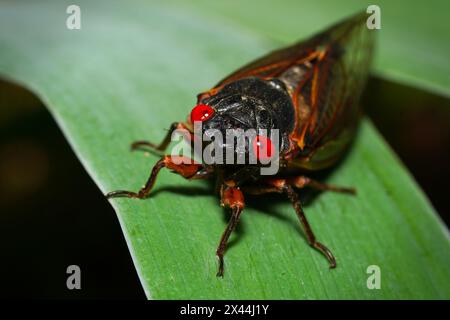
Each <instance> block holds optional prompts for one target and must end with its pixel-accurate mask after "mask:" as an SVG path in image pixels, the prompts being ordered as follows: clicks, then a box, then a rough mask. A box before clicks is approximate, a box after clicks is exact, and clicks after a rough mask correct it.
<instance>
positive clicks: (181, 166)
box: [106, 156, 211, 199]
mask: <svg viewBox="0 0 450 320" xmlns="http://www.w3.org/2000/svg"><path fill="white" fill-rule="evenodd" d="M162 168H168V169H170V170H172V171H174V172H175V173H177V174H179V175H181V176H182V177H184V178H186V179H207V178H209V177H210V176H211V172H210V171H209V170H208V168H205V167H204V166H203V165H201V164H199V163H195V162H194V160H192V159H190V158H187V157H183V156H164V157H162V158H161V159H160V160H159V161H158V162H157V163H156V164H155V166H154V167H153V169H152V171H151V173H150V177H149V178H148V180H147V182H146V183H145V185H144V186H143V187H142V188H141V189H140V190H139V191H138V192H133V191H126V190H117V191H112V192H109V193H107V194H106V197H107V198H117V197H127V198H138V199H144V198H146V197H147V196H148V195H149V193H150V191H151V190H152V188H153V186H154V184H155V181H156V178H157V176H158V173H159V171H160V170H161V169H162Z"/></svg>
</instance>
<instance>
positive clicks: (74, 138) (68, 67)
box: [0, 1, 450, 299]
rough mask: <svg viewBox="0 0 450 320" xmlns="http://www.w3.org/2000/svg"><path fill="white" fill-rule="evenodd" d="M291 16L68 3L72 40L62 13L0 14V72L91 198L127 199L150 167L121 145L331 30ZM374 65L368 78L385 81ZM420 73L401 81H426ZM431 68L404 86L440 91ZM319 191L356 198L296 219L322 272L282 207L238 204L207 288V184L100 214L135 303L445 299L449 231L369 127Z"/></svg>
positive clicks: (211, 261)
mask: <svg viewBox="0 0 450 320" xmlns="http://www.w3.org/2000/svg"><path fill="white" fill-rule="evenodd" d="M236 3H237V2H234V5H236ZM241 3H242V2H239V6H241ZM273 3H274V5H275V2H273ZM304 3H305V7H304V8H303V7H302V6H301V5H298V10H294V9H292V6H294V4H286V5H279V4H276V7H274V8H273V10H271V9H270V8H271V7H269V5H268V4H266V3H264V4H261V6H258V9H255V8H254V7H252V6H251V5H248V4H245V5H244V4H242V7H233V3H228V2H227V4H220V11H219V10H216V9H210V7H209V6H206V4H205V3H200V2H195V3H193V4H189V5H188V4H184V2H183V4H182V3H178V4H176V3H171V4H165V5H163V4H149V3H148V2H145V1H142V2H138V1H135V2H131V1H127V2H120V3H119V2H111V1H107V2H106V1H105V2H101V1H95V3H94V2H93V1H77V4H78V5H80V7H81V12H82V15H81V16H82V29H81V30H68V29H66V27H65V20H66V18H67V14H66V8H67V6H68V5H69V4H71V2H65V1H58V2H56V1H54V2H50V1H40V2H39V3H36V2H28V3H24V2H14V3H13V2H3V3H2V4H1V10H0V30H1V31H0V47H1V48H2V50H1V51H0V73H1V74H2V75H3V77H6V78H8V79H10V80H11V81H14V82H18V83H21V84H22V85H24V86H26V87H28V88H29V89H30V90H32V91H33V92H35V93H36V94H37V95H38V96H39V97H40V98H41V99H42V101H43V102H44V103H45V104H46V105H47V106H48V108H49V110H50V111H51V112H52V114H53V115H54V117H55V118H56V120H57V122H58V124H59V125H60V127H61V128H62V130H63V132H64V134H65V135H66V137H67V139H68V140H69V142H70V144H71V145H72V147H73V148H74V150H75V152H76V154H77V155H78V157H79V158H80V160H81V161H82V163H83V165H84V166H85V168H86V170H87V171H88V172H89V174H90V175H91V176H92V178H93V179H94V181H95V182H96V183H97V184H98V186H99V188H100V189H101V191H102V192H104V193H105V192H107V191H111V190H115V189H118V188H120V189H131V190H137V189H138V188H139V187H140V186H141V185H142V184H143V183H144V182H145V180H146V178H147V176H148V174H149V170H150V168H151V167H152V165H153V164H154V163H155V162H156V160H157V157H155V156H152V155H150V156H145V155H144V154H142V153H131V152H129V145H130V143H131V142H132V141H134V140H137V139H147V138H148V139H151V140H153V141H158V140H159V139H161V138H162V137H163V135H164V134H165V130H164V129H166V128H167V127H168V124H169V123H171V122H172V121H176V120H182V119H185V117H186V115H187V114H188V112H189V111H190V109H191V107H192V106H193V105H194V103H195V95H196V93H198V92H201V91H202V90H205V89H208V88H209V87H210V86H211V85H213V84H214V83H215V82H216V81H217V80H218V79H220V78H221V77H223V76H224V75H226V74H227V73H229V72H230V71H232V70H233V69H234V68H236V67H238V66H239V65H240V64H242V63H245V62H247V61H250V60H252V59H253V58H255V57H257V56H259V55H261V54H263V53H265V52H266V51H267V50H268V49H271V48H273V47H275V46H276V45H277V44H276V43H275V42H270V38H273V39H281V40H282V41H283V42H284V41H285V40H286V42H287V41H290V40H294V36H295V35H296V34H298V35H299V37H301V36H303V35H307V34H309V31H310V30H313V29H314V30H316V29H317V30H319V29H320V28H323V27H325V26H326V25H328V24H329V23H332V22H334V21H335V20H336V19H337V18H339V15H340V14H336V17H335V16H334V14H333V10H330V13H328V14H327V16H326V18H320V17H325V13H323V12H320V13H319V11H315V10H317V7H314V5H313V4H311V3H313V2H311V3H310V2H304ZM306 4H309V5H308V6H306ZM290 6H291V7H290ZM213 7H214V6H213V5H211V8H213ZM356 7H357V6H356V5H351V4H348V8H351V9H352V11H353V9H354V11H356V10H357V9H359V6H358V8H356ZM216 8H219V5H218V4H217V7H216ZM233 8H235V9H233ZM243 8H247V9H248V10H250V9H252V11H243V10H244V9H243ZM333 8H336V6H334V7H333ZM209 10H213V11H214V12H213V13H211V14H210V12H212V11H209ZM278 10H279V11H278ZM344 11H345V10H342V11H339V12H344ZM349 11H350V9H349ZM436 11H438V10H436ZM250 12H251V13H252V15H250V14H249V13H250ZM322 13H323V15H322ZM250 16H251V17H252V19H250V21H249V22H248V24H247V21H246V25H245V26H249V27H248V28H246V27H243V26H244V25H243V24H241V23H240V22H241V21H244V20H245V19H244V18H245V17H250ZM316 18H317V20H316ZM319 18H320V19H319ZM302 19H306V20H302ZM386 20H388V19H386ZM302 21H303V22H304V24H303V22H302ZM388 21H389V20H388ZM394 22H395V21H392V23H393V24H394ZM386 24H388V23H387V22H386ZM386 28H387V27H386ZM297 30H299V32H298V33H297ZM283 32H284V33H283ZM439 36H440V37H441V38H440V39H441V40H442V39H444V38H443V36H444V35H443V34H440V35H436V38H435V39H438V37H439ZM416 44H417V43H416ZM436 44H438V45H439V46H438V45H437V46H435V47H433V50H431V51H433V52H434V54H436V55H437V56H438V55H441V54H442V52H441V51H440V50H441V49H442V47H440V45H442V44H441V43H439V41H436ZM381 46H383V43H382V44H381ZM398 46H399V47H401V45H400V44H399V45H398ZM408 48H409V49H411V54H412V55H414V54H413V53H416V52H418V51H416V50H415V48H416V47H415V44H414V43H409V44H405V47H403V46H402V47H401V49H402V50H407V49H408ZM385 50H387V49H385ZM418 54H419V56H420V52H418ZM382 57H385V58H381V60H379V61H381V62H379V63H378V65H377V70H378V71H380V72H381V73H382V74H383V73H384V74H389V72H394V71H389V70H391V69H390V68H386V65H387V64H385V63H383V59H386V61H387V60H388V58H386V57H387V56H386V55H384V56H382ZM401 59H403V57H401ZM401 59H400V57H397V58H396V59H395V60H393V61H391V63H392V66H393V67H392V70H394V69H395V68H394V64H393V62H396V63H398V66H399V67H400V66H403V67H405V68H406V67H407V65H408V63H407V62H405V61H400V60H401ZM414 59H417V56H416V57H415V58H414ZM421 63H422V64H420V66H416V69H414V70H413V69H411V74H413V73H412V72H413V71H414V72H415V71H417V70H422V71H423V70H425V69H427V68H426V66H427V63H429V62H427V61H421ZM442 69H443V70H438V71H439V72H437V71H436V70H432V71H430V72H428V71H427V73H424V74H420V72H418V73H414V75H415V76H417V77H422V76H426V77H425V78H426V79H427V81H428V82H427V83H432V85H430V87H433V88H436V89H437V90H439V89H438V88H441V89H442V88H448V82H447V83H446V82H445V81H448V78H446V77H445V76H444V77H443V79H440V80H443V81H440V80H439V78H440V77H441V76H439V74H441V75H442V73H441V72H444V73H445V72H446V71H445V70H444V69H445V68H444V66H443V67H442ZM398 70H400V71H399V72H403V71H404V70H401V69H398ZM435 71H436V72H435ZM447 71H448V69H447ZM447 73H448V72H447ZM409 78H413V77H405V79H409ZM441 78H442V77H441ZM421 83H422V82H420V81H418V82H417V84H419V85H420V84H421ZM442 91H444V90H442ZM5 107H7V106H5ZM327 181H329V182H332V183H336V184H340V185H349V186H355V187H357V189H358V195H357V196H355V197H352V196H348V195H342V194H333V193H324V194H321V195H320V196H318V197H317V198H315V199H314V200H313V201H312V202H311V203H310V204H309V205H307V206H306V208H305V210H306V212H307V215H308V217H309V220H310V223H311V225H312V226H313V228H314V230H315V232H316V235H317V237H318V238H319V239H320V240H321V241H322V242H323V243H325V244H327V245H328V246H329V247H330V248H331V249H332V251H333V253H334V254H335V256H336V257H337V259H338V267H337V269H334V270H329V269H328V265H327V262H326V260H325V259H324V258H323V257H322V256H321V255H320V254H319V253H318V252H316V251H314V250H313V249H311V248H310V247H309V246H308V245H307V243H306V241H305V239H304V237H303V236H302V234H301V232H300V227H299V225H298V221H297V220H296V216H295V214H294V211H293V209H292V208H291V206H290V204H289V203H288V202H287V201H286V200H285V199H284V198H283V197H273V198H272V197H267V198H263V199H261V198H252V199H249V204H248V207H247V208H246V210H245V212H244V214H243V216H242V219H241V221H240V225H239V228H238V230H237V232H236V233H235V234H234V235H233V238H232V240H231V245H230V247H229V250H228V251H227V254H226V257H225V259H226V261H225V263H226V273H225V277H224V278H223V279H217V278H216V277H215V273H216V270H217V261H216V257H215V249H216V246H217V244H218V241H219V237H220V235H221V233H222V231H223V229H224V228H225V225H226V218H227V214H226V212H225V211H224V210H222V209H221V208H220V207H219V206H218V199H217V197H216V196H214V195H213V192H212V186H211V185H210V184H208V183H205V182H199V181H196V182H187V181H185V180H183V179H182V178H180V177H179V176H176V175H174V174H171V173H169V172H166V171H164V172H162V173H161V176H160V177H159V179H158V182H157V185H156V188H155V192H154V193H153V196H152V197H150V198H149V199H147V200H145V201H138V200H130V199H117V200H113V201H112V202H111V203H112V204H113V206H114V208H115V210H116V212H117V216H118V218H119V220H120V223H121V226H122V228H123V231H124V235H125V238H126V240H127V242H128V246H129V248H130V251H131V253H132V257H133V259H134V263H135V265H136V268H137V270H138V274H139V277H140V279H141V281H142V285H143V287H144V289H145V292H146V294H147V296H148V297H149V298H156V299H162V298H204V299H206V298H223V299H235V298H272V299H288V298H290V299H315V298H320V299H326V298H335V299H336V298H340V299H343V298H356V299H365V298H377V299H395V298H402V299H404V298H450V286H449V283H450V281H449V280H450V269H449V267H448V266H449V265H450V250H449V236H448V233H447V230H446V228H445V226H443V224H442V223H441V222H440V220H439V218H438V217H437V215H436V213H435V212H434V210H433V208H432V207H431V205H430V204H429V202H428V200H427V199H426V198H425V196H424V195H423V193H422V192H421V191H420V189H419V188H418V187H417V185H416V184H415V182H414V181H413V179H412V178H411V176H410V175H409V174H408V172H407V171H406V170H405V168H404V167H403V166H402V165H401V164H400V162H399V161H398V159H397V158H396V157H395V156H394V155H393V153H392V151H391V150H389V148H388V147H387V146H386V144H385V143H384V141H383V140H382V138H381V137H380V136H379V135H378V134H377V132H376V130H375V129H374V128H373V126H372V125H371V123H370V122H369V121H368V120H365V121H364V122H363V124H362V126H361V129H360V132H359V134H358V137H357V141H356V143H355V145H354V147H353V148H352V150H351V152H350V154H349V156H348V157H347V158H346V159H345V161H344V162H343V164H342V165H341V166H339V167H338V168H336V170H334V171H333V172H332V174H331V175H330V176H329V177H328V179H327ZM75 187H76V186H74V188H75ZM68 192H70V190H68ZM73 201H83V199H73ZM86 210H89V203H86ZM95 218H96V216H95V212H92V219H95ZM82 236H83V235H82V234H80V237H82ZM99 254H101V253H99ZM111 263H114V261H111ZM370 265H377V266H379V267H380V269H381V279H382V282H381V289H380V290H369V289H368V288H367V279H368V277H369V274H367V272H366V270H367V268H368V266H370Z"/></svg>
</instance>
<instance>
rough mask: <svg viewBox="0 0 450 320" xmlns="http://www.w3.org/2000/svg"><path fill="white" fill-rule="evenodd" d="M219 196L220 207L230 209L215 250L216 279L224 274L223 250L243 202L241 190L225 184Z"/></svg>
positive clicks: (234, 226)
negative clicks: (217, 260)
mask: <svg viewBox="0 0 450 320" xmlns="http://www.w3.org/2000/svg"><path fill="white" fill-rule="evenodd" d="M220 196H221V200H220V202H221V205H222V206H224V207H227V208H230V209H231V217H230V221H229V222H228V225H227V227H226V228H225V231H224V232H223V234H222V237H221V238H220V243H219V246H218V247H217V250H216V255H217V257H218V258H219V270H218V271H217V276H218V277H223V272H224V262H223V256H224V254H225V250H226V248H227V243H228V239H229V238H230V235H231V233H232V232H233V230H234V229H235V228H236V225H237V224H238V221H239V217H240V216H241V213H242V210H244V206H245V202H244V195H243V194H242V192H241V190H240V189H238V188H237V187H233V186H228V185H226V184H223V185H222V188H221V190H220Z"/></svg>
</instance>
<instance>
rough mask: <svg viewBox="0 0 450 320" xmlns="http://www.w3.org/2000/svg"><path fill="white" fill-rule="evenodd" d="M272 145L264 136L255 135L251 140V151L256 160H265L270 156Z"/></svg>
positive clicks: (272, 149)
mask: <svg viewBox="0 0 450 320" xmlns="http://www.w3.org/2000/svg"><path fill="white" fill-rule="evenodd" d="M273 151H274V146H273V143H272V141H271V140H270V139H269V138H267V137H265V136H256V138H255V140H253V152H254V153H255V155H256V158H257V159H258V160H260V161H261V160H262V161H267V160H269V159H271V158H272V152H273Z"/></svg>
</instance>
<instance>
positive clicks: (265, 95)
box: [198, 77, 295, 153]
mask: <svg viewBox="0 0 450 320" xmlns="http://www.w3.org/2000/svg"><path fill="white" fill-rule="evenodd" d="M198 103H201V104H207V105H209V106H211V107H213V108H214V112H215V115H214V117H213V118H211V119H210V120H208V121H205V122H204V124H203V130H208V129H218V130H220V131H222V132H223V135H225V134H226V133H225V130H227V129H238V128H239V129H243V130H247V129H254V130H256V131H257V132H258V131H259V130H261V129H266V130H267V133H268V134H269V135H270V132H271V130H273V129H277V130H278V132H279V140H280V141H279V148H278V150H279V152H280V153H285V152H286V151H287V150H289V148H290V147H291V142H290V138H289V136H290V134H291V133H292V131H293V130H294V126H295V110H294V106H293V104H292V99H291V97H290V95H289V94H288V92H287V88H286V86H285V84H284V83H283V82H282V81H280V80H278V79H272V80H263V79H260V78H256V77H248V78H243V79H240V80H236V81H233V82H231V83H229V84H227V85H225V86H224V87H223V88H221V89H220V90H219V91H218V92H217V93H216V94H214V95H212V96H206V97H201V98H200V99H199V101H198Z"/></svg>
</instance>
